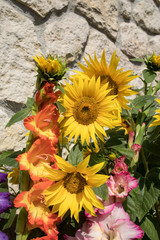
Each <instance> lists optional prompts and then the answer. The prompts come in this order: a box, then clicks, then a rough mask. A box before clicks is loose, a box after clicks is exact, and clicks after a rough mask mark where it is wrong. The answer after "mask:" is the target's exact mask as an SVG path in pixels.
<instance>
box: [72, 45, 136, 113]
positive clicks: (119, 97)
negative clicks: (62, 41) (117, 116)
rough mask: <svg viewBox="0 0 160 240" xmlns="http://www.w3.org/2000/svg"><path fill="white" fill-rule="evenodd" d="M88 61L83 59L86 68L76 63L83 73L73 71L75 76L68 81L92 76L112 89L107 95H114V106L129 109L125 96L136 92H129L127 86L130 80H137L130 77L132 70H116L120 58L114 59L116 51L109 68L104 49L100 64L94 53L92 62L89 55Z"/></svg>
mask: <svg viewBox="0 0 160 240" xmlns="http://www.w3.org/2000/svg"><path fill="white" fill-rule="evenodd" d="M89 59H90V62H89V61H88V60H87V59H86V58H84V60H85V62H86V63H87V65H88V66H87V67H86V66H84V65H82V64H81V63H78V64H79V66H80V68H81V69H82V70H83V72H81V71H75V72H76V73H77V74H76V75H73V76H71V78H70V79H71V80H73V78H76V79H77V80H79V78H82V76H83V77H84V76H88V77H89V78H92V76H94V75H95V77H96V79H97V78H98V77H100V78H101V85H104V84H105V83H108V87H109V88H112V91H110V93H109V94H110V95H113V94H114V95H116V98H115V102H116V104H118V105H119V106H120V107H123V108H124V109H129V107H128V106H127V103H129V101H128V100H127V99H126V98H125V96H130V95H133V94H136V93H137V92H135V91H133V90H131V89H130V88H131V87H132V86H129V85H127V84H128V83H129V82H130V81H131V80H133V79H135V78H137V76H133V75H132V70H129V71H122V70H123V69H117V66H118V62H119V59H120V58H119V57H118V58H116V51H115V52H114V53H113V55H112V57H111V61H110V64H109V66H108V65H107V62H106V57H105V49H104V50H103V52H102V56H101V61H100V62H99V61H98V59H97V56H96V52H95V54H94V60H93V59H92V58H91V56H90V55H89Z"/></svg>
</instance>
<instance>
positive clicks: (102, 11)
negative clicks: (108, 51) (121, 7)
mask: <svg viewBox="0 0 160 240" xmlns="http://www.w3.org/2000/svg"><path fill="white" fill-rule="evenodd" d="M75 9H76V10H77V11H78V12H80V13H81V14H82V15H83V16H85V17H86V18H87V19H88V20H89V22H90V23H91V24H93V25H94V26H96V27H97V28H98V29H100V30H103V31H104V32H106V33H107V34H109V36H110V37H112V38H113V39H116V37H117V32H118V1H117V0H108V1H106V0H99V1H95V0H77V1H76V6H75Z"/></svg>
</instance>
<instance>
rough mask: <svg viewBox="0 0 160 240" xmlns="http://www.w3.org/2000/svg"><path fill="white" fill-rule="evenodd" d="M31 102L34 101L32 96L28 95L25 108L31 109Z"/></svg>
mask: <svg viewBox="0 0 160 240" xmlns="http://www.w3.org/2000/svg"><path fill="white" fill-rule="evenodd" d="M33 103H34V98H30V97H28V98H27V103H26V106H27V108H30V109H32V106H33Z"/></svg>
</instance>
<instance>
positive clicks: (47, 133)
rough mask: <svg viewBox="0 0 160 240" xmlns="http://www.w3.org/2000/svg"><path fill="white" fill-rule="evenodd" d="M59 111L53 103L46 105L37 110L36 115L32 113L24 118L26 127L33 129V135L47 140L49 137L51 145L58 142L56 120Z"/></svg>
mask: <svg viewBox="0 0 160 240" xmlns="http://www.w3.org/2000/svg"><path fill="white" fill-rule="evenodd" d="M58 117H59V112H58V110H57V109H56V106H55V105H47V106H46V107H45V108H44V109H42V110H41V111H39V112H38V113H37V115H36V116H35V115H33V116H30V117H27V118H25V119H24V126H25V127H26V129H28V130H30V131H33V133H34V136H35V137H37V136H39V137H40V138H42V139H44V140H47V139H49V140H50V141H51V143H52V144H53V145H55V144H56V143H57V142H58V136H59V127H58V124H57V120H58Z"/></svg>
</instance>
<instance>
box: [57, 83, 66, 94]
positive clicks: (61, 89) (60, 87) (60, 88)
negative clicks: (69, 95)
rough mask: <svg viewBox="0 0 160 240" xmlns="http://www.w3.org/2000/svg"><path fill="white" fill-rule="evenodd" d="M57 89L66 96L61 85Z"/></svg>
mask: <svg viewBox="0 0 160 240" xmlns="http://www.w3.org/2000/svg"><path fill="white" fill-rule="evenodd" d="M57 88H58V89H59V90H60V91H61V92H62V93H63V94H65V90H64V88H63V87H62V86H61V85H57Z"/></svg>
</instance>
